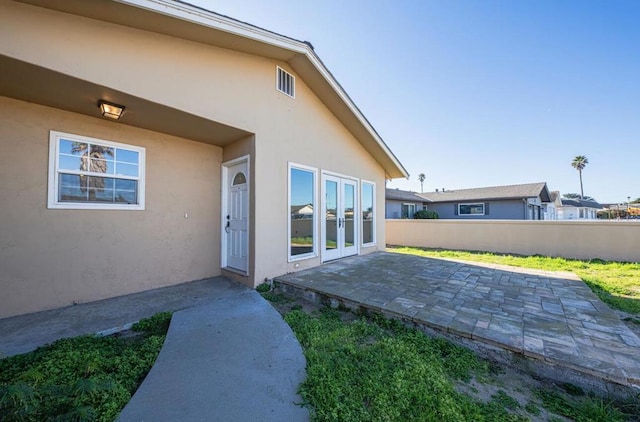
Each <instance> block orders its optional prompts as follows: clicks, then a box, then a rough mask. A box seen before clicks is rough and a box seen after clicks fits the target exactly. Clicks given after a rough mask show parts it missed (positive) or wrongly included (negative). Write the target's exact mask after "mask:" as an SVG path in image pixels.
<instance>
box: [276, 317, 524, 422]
mask: <svg viewBox="0 0 640 422" xmlns="http://www.w3.org/2000/svg"><path fill="white" fill-rule="evenodd" d="M285 320H286V321H287V322H288V323H289V325H290V326H291V327H292V329H293V331H294V332H295V334H296V336H297V337H298V340H299V341H300V343H301V344H302V346H303V348H304V352H305V356H306V358H307V379H306V380H305V382H304V383H303V384H302V385H301V387H300V394H301V396H302V398H303V400H304V402H305V403H306V404H307V405H308V406H309V407H310V409H311V412H312V420H314V421H365V420H366V421H407V420H423V421H424V420H426V421H428V420H446V421H468V420H473V421H518V420H527V419H526V418H524V417H523V416H518V415H515V414H512V413H511V412H510V411H508V410H507V409H506V408H505V407H504V406H503V405H502V404H501V402H500V400H502V398H497V399H496V400H495V401H494V400H492V401H490V402H489V403H482V402H479V401H475V400H473V399H471V398H470V397H469V396H466V395H464V394H462V393H459V392H457V391H456V389H455V384H454V382H455V380H469V379H470V378H471V377H472V376H473V375H482V374H487V373H488V371H489V368H488V364H487V363H486V362H483V361H481V360H479V359H478V358H477V357H476V356H475V355H474V354H473V353H472V352H471V351H469V350H467V349H463V348H460V347H457V346H454V345H453V344H451V343H449V342H447V341H444V340H439V339H432V338H429V337H427V336H425V335H424V334H422V333H421V332H419V331H417V330H413V329H408V328H405V327H404V326H402V325H401V324H399V323H397V322H393V321H389V320H385V319H384V318H378V319H377V320H376V321H367V320H365V319H364V318H360V319H357V320H355V321H352V322H343V321H342V320H341V317H340V312H338V311H335V310H331V309H326V308H325V309H324V310H323V311H322V312H320V313H319V314H317V315H309V314H307V313H304V312H302V311H299V310H297V311H292V312H289V313H288V314H286V315H285Z"/></svg>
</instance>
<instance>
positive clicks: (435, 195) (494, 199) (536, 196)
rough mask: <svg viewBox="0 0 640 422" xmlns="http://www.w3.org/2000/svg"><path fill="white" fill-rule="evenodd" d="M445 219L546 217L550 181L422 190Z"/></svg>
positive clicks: (427, 202)
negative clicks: (544, 214) (432, 190)
mask: <svg viewBox="0 0 640 422" xmlns="http://www.w3.org/2000/svg"><path fill="white" fill-rule="evenodd" d="M418 195H419V196H420V197H422V198H424V199H425V205H427V207H428V209H429V210H431V211H435V212H437V213H438V216H439V217H440V218H441V219H460V220H463V219H464V220H468V219H485V220H489V219H490V220H542V219H543V204H544V203H548V202H550V201H551V198H550V195H549V190H548V189H547V184H546V183H544V182H541V183H528V184H522V185H509V186H493V187H486V188H475V189H458V190H447V191H444V190H443V191H436V192H428V193H420V194H418Z"/></svg>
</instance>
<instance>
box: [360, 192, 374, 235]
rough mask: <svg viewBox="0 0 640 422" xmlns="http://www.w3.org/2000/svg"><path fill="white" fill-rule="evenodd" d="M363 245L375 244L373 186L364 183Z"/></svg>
mask: <svg viewBox="0 0 640 422" xmlns="http://www.w3.org/2000/svg"><path fill="white" fill-rule="evenodd" d="M362 243H364V244H367V243H373V184H371V183H364V182H363V183H362Z"/></svg>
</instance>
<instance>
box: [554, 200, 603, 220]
mask: <svg viewBox="0 0 640 422" xmlns="http://www.w3.org/2000/svg"><path fill="white" fill-rule="evenodd" d="M561 202H562V205H561V206H560V207H558V220H596V219H597V218H598V210H601V209H602V208H603V207H602V205H600V204H599V203H597V202H595V201H587V200H584V199H566V198H562V199H561Z"/></svg>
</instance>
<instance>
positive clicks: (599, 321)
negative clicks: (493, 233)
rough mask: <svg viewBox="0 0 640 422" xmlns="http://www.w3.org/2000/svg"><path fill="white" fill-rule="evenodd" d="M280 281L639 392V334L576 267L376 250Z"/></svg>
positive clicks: (549, 369)
mask: <svg viewBox="0 0 640 422" xmlns="http://www.w3.org/2000/svg"><path fill="white" fill-rule="evenodd" d="M276 281H277V282H278V283H279V285H281V286H282V288H283V289H285V290H287V291H289V292H293V293H297V294H300V295H303V296H305V297H307V298H311V299H313V298H314V297H316V299H317V296H320V297H323V298H325V299H329V300H330V301H333V302H334V303H335V302H342V303H344V304H346V305H347V306H350V307H356V308H358V307H359V308H366V309H370V310H374V311H378V312H382V313H384V314H386V315H388V316H391V317H395V318H400V319H403V320H405V321H411V322H413V323H415V324H416V325H418V326H420V327H422V328H426V329H430V330H432V331H434V332H435V333H439V334H444V335H446V336H449V337H450V338H454V339H457V340H460V341H459V343H463V344H465V345H470V346H471V347H474V348H475V346H477V345H486V346H487V347H488V348H495V347H497V348H500V349H502V350H508V351H510V352H512V354H511V355H513V353H514V352H515V353H516V354H518V355H524V356H526V357H527V358H530V359H528V360H529V361H537V362H542V363H544V364H546V365H544V366H546V374H544V375H545V376H546V375H551V376H552V377H553V376H556V377H560V378H563V377H566V376H567V375H566V374H568V373H570V374H578V376H585V377H588V378H589V382H592V381H593V380H595V381H596V382H599V381H602V382H603V384H604V385H606V387H605V389H606V390H607V391H610V390H611V385H612V383H613V384H617V385H619V386H623V387H625V388H626V387H632V388H640V339H639V338H638V337H637V336H636V335H635V334H634V333H633V332H632V331H631V330H630V329H629V328H628V327H627V326H626V325H625V324H624V323H623V322H622V321H621V320H620V318H619V317H618V316H617V315H616V313H615V312H613V311H612V310H611V309H610V308H609V307H608V306H607V305H605V304H604V303H602V302H601V301H600V300H599V299H598V297H597V296H596V295H595V294H594V293H593V292H592V291H591V290H590V289H589V288H588V287H587V286H586V285H585V284H584V283H583V282H582V281H580V279H579V278H578V277H576V276H575V275H574V274H572V273H560V272H545V271H536V270H529V269H520V268H515V267H506V266H496V265H484V264H480V263H470V262H459V261H451V260H443V259H431V258H422V257H417V256H412V255H403V254H397V253H388V252H377V253H373V254H369V255H365V256H357V257H351V258H346V259H342V260H339V261H335V262H332V263H329V264H325V265H322V266H319V267H316V268H312V269H309V270H304V271H300V272H296V273H292V274H288V275H285V276H282V277H278V278H276ZM543 369H544V368H543ZM543 372H544V371H543ZM614 388H615V385H614Z"/></svg>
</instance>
